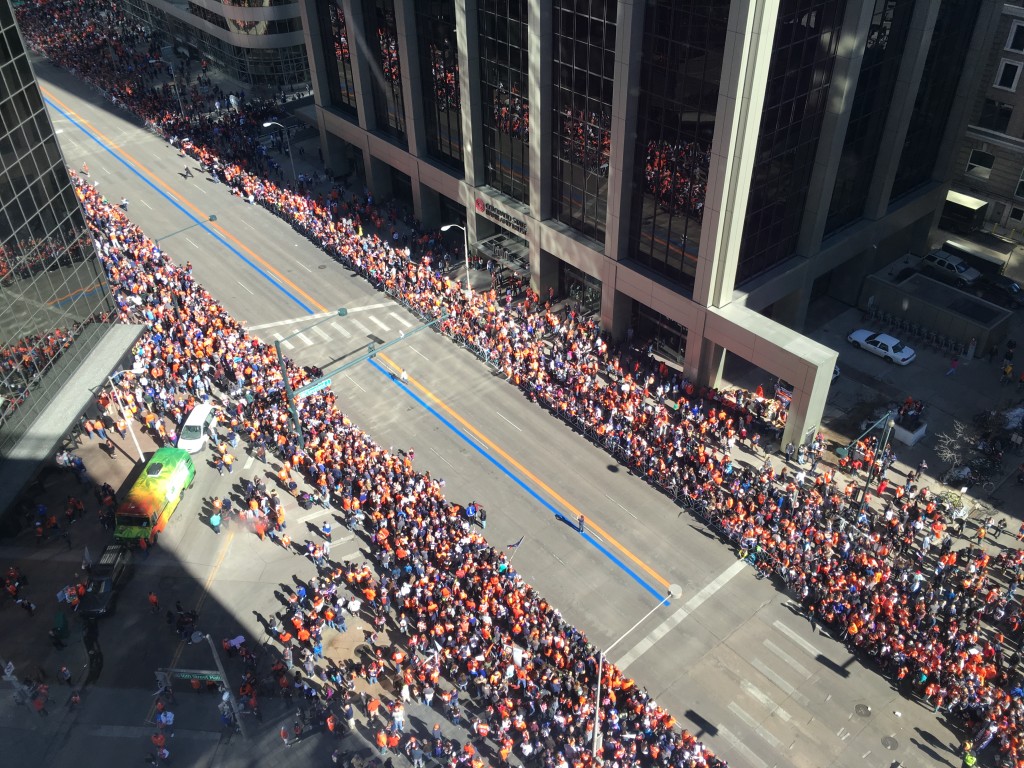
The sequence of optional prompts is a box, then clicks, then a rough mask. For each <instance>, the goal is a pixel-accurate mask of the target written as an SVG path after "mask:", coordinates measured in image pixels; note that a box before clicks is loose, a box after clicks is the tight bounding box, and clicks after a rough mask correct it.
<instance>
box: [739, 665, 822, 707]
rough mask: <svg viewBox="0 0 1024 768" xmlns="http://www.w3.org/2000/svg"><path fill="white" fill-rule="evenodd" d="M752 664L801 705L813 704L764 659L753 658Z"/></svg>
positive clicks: (808, 705)
mask: <svg viewBox="0 0 1024 768" xmlns="http://www.w3.org/2000/svg"><path fill="white" fill-rule="evenodd" d="M750 665H751V666H752V667H753V668H754V669H756V670H757V671H758V672H760V673H761V674H762V675H764V676H765V677H766V678H768V679H769V680H771V681H772V683H773V684H774V685H775V687H776V688H778V689H779V690H780V691H782V692H783V693H784V694H786V695H787V696H789V698H791V699H792V700H793V701H795V702H796V703H797V704H799V705H800V706H801V707H804V708H809V707H810V706H811V700H810V699H808V698H807V697H806V696H804V695H803V694H802V693H800V692H799V691H798V690H797V689H796V687H795V686H793V685H790V684H789V681H788V680H786V679H785V678H784V677H782V675H780V674H779V673H778V672H776V671H775V670H774V669H772V668H771V667H769V666H768V665H767V664H765V663H764V662H763V661H761V660H760V659H758V658H754V659H752V660H751V662H750Z"/></svg>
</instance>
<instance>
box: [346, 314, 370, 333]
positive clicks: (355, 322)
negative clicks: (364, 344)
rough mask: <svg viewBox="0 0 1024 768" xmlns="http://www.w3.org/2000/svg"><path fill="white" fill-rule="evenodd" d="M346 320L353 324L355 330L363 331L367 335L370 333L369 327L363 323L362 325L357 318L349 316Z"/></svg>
mask: <svg viewBox="0 0 1024 768" xmlns="http://www.w3.org/2000/svg"><path fill="white" fill-rule="evenodd" d="M348 321H349V322H350V323H352V325H354V326H355V327H356V330H357V331H359V332H360V333H363V334H367V335H369V333H370V329H369V328H367V327H366V326H365V325H363V324H362V323H360V322H359V321H358V320H356V319H355V318H354V317H350V318H349V319H348Z"/></svg>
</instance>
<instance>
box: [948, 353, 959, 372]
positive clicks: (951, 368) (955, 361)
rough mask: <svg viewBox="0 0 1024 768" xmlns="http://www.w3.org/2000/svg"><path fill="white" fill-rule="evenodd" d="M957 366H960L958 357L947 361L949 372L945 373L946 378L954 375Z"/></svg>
mask: <svg viewBox="0 0 1024 768" xmlns="http://www.w3.org/2000/svg"><path fill="white" fill-rule="evenodd" d="M959 365H960V358H959V357H953V358H952V359H951V360H950V361H949V370H948V371H946V375H947V376H952V375H953V374H954V373H956V369H957V367H958V366H959Z"/></svg>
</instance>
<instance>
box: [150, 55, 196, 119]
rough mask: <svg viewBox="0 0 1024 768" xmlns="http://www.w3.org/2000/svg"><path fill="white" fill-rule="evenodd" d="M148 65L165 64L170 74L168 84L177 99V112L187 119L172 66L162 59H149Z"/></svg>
mask: <svg viewBox="0 0 1024 768" xmlns="http://www.w3.org/2000/svg"><path fill="white" fill-rule="evenodd" d="M149 63H150V64H167V66H168V69H169V72H170V75H171V82H170V83H169V84H170V85H173V86H174V95H175V96H177V97H178V110H179V111H180V112H181V116H182V117H188V116H187V115H186V114H185V107H184V105H183V104H182V103H181V91H180V90H178V79H177V78H176V77H175V75H174V67H173V65H171V64H168V63H167V62H166V61H163V60H162V59H150V60H149ZM188 120H189V122H191V121H192V119H191V118H188Z"/></svg>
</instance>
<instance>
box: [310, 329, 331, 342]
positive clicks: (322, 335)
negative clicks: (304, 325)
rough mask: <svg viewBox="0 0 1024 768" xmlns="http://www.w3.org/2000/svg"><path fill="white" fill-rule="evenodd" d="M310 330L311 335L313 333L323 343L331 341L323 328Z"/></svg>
mask: <svg viewBox="0 0 1024 768" xmlns="http://www.w3.org/2000/svg"><path fill="white" fill-rule="evenodd" d="M310 330H311V331H313V333H315V334H316V335H317V336H319V337H320V338H321V339H323V340H324V341H330V340H331V335H330V334H329V333H327V331H325V330H324V329H323V328H311V329H310Z"/></svg>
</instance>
